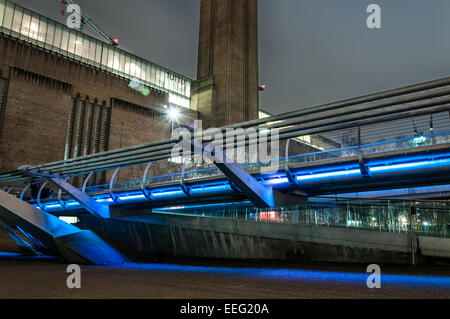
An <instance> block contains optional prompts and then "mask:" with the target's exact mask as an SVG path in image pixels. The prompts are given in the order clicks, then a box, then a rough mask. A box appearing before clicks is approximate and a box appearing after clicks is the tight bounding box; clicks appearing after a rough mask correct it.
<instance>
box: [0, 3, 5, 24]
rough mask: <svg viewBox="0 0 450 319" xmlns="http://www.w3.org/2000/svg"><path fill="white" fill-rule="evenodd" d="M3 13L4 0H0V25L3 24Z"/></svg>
mask: <svg viewBox="0 0 450 319" xmlns="http://www.w3.org/2000/svg"><path fill="white" fill-rule="evenodd" d="M4 13H5V1H4V0H0V27H1V26H2V25H3V16H4Z"/></svg>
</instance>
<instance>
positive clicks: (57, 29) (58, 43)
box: [53, 25, 63, 49]
mask: <svg viewBox="0 0 450 319" xmlns="http://www.w3.org/2000/svg"><path fill="white" fill-rule="evenodd" d="M62 34H63V32H62V27H61V26H60V25H56V26H55V39H54V41H53V45H54V46H55V47H57V48H58V49H61V46H62V43H61V40H62Z"/></svg>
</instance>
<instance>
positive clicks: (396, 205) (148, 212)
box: [0, 78, 450, 264]
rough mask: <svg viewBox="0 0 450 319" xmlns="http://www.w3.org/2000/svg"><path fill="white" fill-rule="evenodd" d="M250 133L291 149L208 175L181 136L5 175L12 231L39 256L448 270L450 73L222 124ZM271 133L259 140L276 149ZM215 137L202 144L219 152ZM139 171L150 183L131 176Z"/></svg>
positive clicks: (2, 210)
mask: <svg viewBox="0 0 450 319" xmlns="http://www.w3.org/2000/svg"><path fill="white" fill-rule="evenodd" d="M424 127H426V128H425V129H424V130H422V129H423V128H424ZM236 128H242V129H249V128H254V129H255V130H256V131H258V132H267V131H268V130H270V129H278V130H279V140H280V141H281V143H280V145H282V148H283V149H282V152H281V153H280V154H279V156H278V157H277V158H276V160H266V161H259V162H255V163H248V164H241V165H238V164H236V163H234V162H233V161H231V160H228V161H225V162H223V161H219V160H218V158H220V156H221V155H224V154H220V152H221V151H220V150H215V152H213V153H212V155H211V156H212V161H213V164H212V165H204V166H202V167H198V166H193V165H187V164H185V163H184V164H183V163H182V161H181V162H180V161H178V162H177V161H174V159H173V158H172V150H173V148H174V146H176V145H177V144H178V143H180V140H179V139H175V138H173V139H169V140H165V141H159V142H153V143H149V144H145V145H139V146H134V147H128V148H123V149H118V150H111V151H108V152H104V153H98V154H92V155H88V156H83V157H78V158H73V159H68V160H63V161H57V162H54V163H47V164H42V165H36V166H32V165H26V166H25V165H24V166H22V167H19V168H17V170H14V171H10V172H4V173H1V174H0V183H1V185H2V191H0V230H3V231H4V232H6V233H7V234H8V235H9V236H10V237H11V239H13V240H14V242H15V243H16V244H17V245H18V246H19V247H20V248H22V249H23V250H25V251H27V252H28V253H32V254H55V255H61V256H63V257H64V258H65V259H66V260H67V261H68V262H79V263H94V264H104V263H123V262H126V261H127V260H128V259H129V258H134V256H140V257H142V256H159V255H170V256H194V257H208V258H211V257H212V258H235V259H239V258H249V259H286V258H296V259H301V260H313V261H314V260H316V261H335V260H337V261H361V262H364V261H368V262H371V261H376V262H394V263H409V262H411V263H413V264H415V263H426V262H429V261H430V260H431V261H433V262H436V261H437V262H448V259H449V258H450V238H449V237H450V232H449V230H450V202H448V198H449V195H450V174H449V173H450V78H444V79H440V80H436V81H431V82H426V83H421V84H417V85H412V86H408V87H404V88H399V89H394V90H389V91H385V92H380V93H376V94H371V95H367V96H363V97H358V98H354V99H348V100H344V101H340V102H335V103H330V104H325V105H320V106H315V107H310V108H304V109H300V110H298V111H294V112H289V113H284V114H281V115H276V116H271V117H268V118H264V119H259V120H254V121H250V122H245V123H240V124H236V125H232V126H228V127H224V128H221V129H220V130H221V131H222V132H223V133H225V132H226V131H227V129H236ZM261 136H264V135H263V134H262V135H259V136H254V137H252V136H247V139H246V145H247V146H248V145H250V144H251V143H259V142H261V141H267V140H269V141H270V138H268V137H261ZM337 137H338V138H337ZM336 141H338V142H336ZM209 142H211V140H208V139H207V138H204V139H203V140H201V141H200V142H198V141H195V139H192V140H191V141H190V143H189V147H194V148H196V149H199V150H200V152H201V153H203V152H205V153H206V151H207V149H206V148H207V146H206V145H207V143H209ZM344 142H345V143H344ZM223 144H224V145H220V146H227V147H229V146H230V144H227V141H225V142H224V143H223ZM36 147H39V145H36ZM232 147H235V144H234V143H233V144H232ZM24 164H32V163H24ZM275 164H276V165H277V169H275V170H274V172H273V173H271V174H267V173H263V172H264V171H262V170H261V168H263V167H267V166H269V165H270V166H273V165H275ZM158 165H159V166H158ZM158 167H160V168H159V169H158ZM161 167H162V168H161ZM168 167H170V174H167V173H164V174H161V172H167V171H168V170H167V169H165V168H168ZM133 168H136V170H134V172H135V171H142V176H141V177H140V178H139V179H137V180H123V178H122V179H120V176H121V172H123V171H127V170H128V171H129V170H130V169H133ZM174 171H175V172H174ZM155 172H156V173H155ZM99 174H108V175H107V176H108V180H109V183H108V184H106V185H98V184H97V182H96V181H97V180H99V179H98V178H97V176H98V175H99ZM122 175H123V174H122ZM105 176H106V175H105ZM73 220H74V222H72V223H69V222H68V221H73Z"/></svg>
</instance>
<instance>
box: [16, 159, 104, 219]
mask: <svg viewBox="0 0 450 319" xmlns="http://www.w3.org/2000/svg"><path fill="white" fill-rule="evenodd" d="M19 170H20V171H21V172H23V173H25V174H28V175H30V176H32V177H36V178H45V179H47V180H49V181H50V182H52V183H53V184H55V185H57V186H58V187H59V188H61V189H62V190H64V191H65V192H66V193H67V194H69V196H70V197H71V198H73V199H74V200H76V201H77V202H79V203H80V205H81V206H83V208H84V209H86V210H87V211H88V212H89V213H91V214H92V215H94V216H96V217H98V218H110V217H111V214H110V211H109V206H108V205H103V204H100V203H98V202H97V201H95V200H94V199H92V198H91V197H90V196H88V195H87V194H86V193H84V192H82V191H81V190H79V189H78V188H76V187H74V186H72V185H70V184H69V183H67V182H66V180H65V177H61V176H60V175H58V174H48V173H45V172H38V171H37V170H29V169H28V167H27V166H22V167H21V168H19Z"/></svg>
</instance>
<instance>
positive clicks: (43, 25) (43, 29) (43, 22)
mask: <svg viewBox="0 0 450 319" xmlns="http://www.w3.org/2000/svg"><path fill="white" fill-rule="evenodd" d="M46 34H47V19H46V18H44V17H41V19H40V21H39V33H38V37H37V39H38V40H39V41H41V42H44V41H45V35H46Z"/></svg>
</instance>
